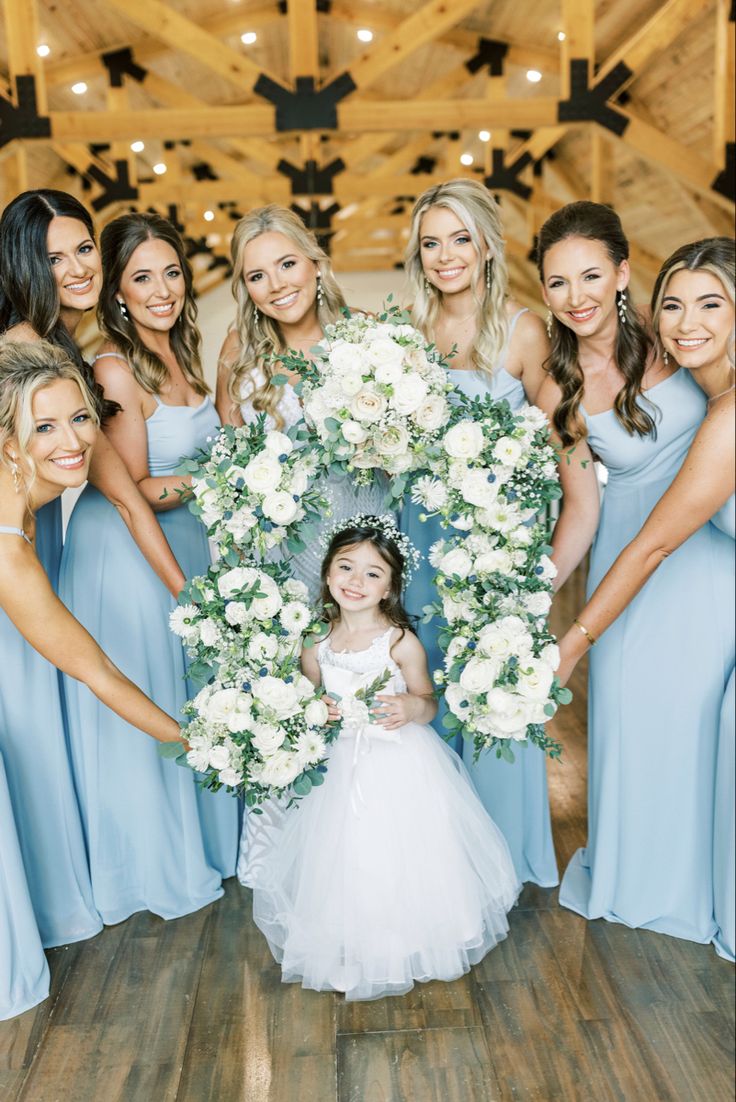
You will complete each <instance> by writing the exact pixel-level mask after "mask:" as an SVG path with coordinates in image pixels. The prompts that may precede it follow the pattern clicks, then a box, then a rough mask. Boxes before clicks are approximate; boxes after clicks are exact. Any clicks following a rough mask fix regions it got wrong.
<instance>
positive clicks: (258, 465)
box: [243, 452, 282, 495]
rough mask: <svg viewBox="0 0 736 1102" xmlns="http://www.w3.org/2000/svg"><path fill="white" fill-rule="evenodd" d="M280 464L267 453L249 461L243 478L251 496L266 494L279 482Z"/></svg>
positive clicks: (262, 453) (255, 456)
mask: <svg viewBox="0 0 736 1102" xmlns="http://www.w3.org/2000/svg"><path fill="white" fill-rule="evenodd" d="M281 469H282V468H281V464H280V463H279V461H278V459H276V457H275V456H273V455H271V454H270V453H269V452H261V453H260V454H259V455H254V456H253V458H252V459H251V460H249V462H248V465H247V467H246V468H245V471H244V472H243V478H244V480H245V484H246V486H247V487H248V489H249V490H250V492H251V493H252V494H258V495H262V494H268V493H270V492H271V490H275V489H276V487H277V486H278V484H279V482H280V481H281Z"/></svg>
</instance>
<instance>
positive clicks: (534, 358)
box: [506, 310, 549, 405]
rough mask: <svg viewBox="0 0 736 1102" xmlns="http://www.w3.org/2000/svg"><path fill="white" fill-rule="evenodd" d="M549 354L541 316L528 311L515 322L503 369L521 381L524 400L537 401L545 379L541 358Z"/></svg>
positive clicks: (534, 402) (545, 373)
mask: <svg viewBox="0 0 736 1102" xmlns="http://www.w3.org/2000/svg"><path fill="white" fill-rule="evenodd" d="M548 356H549V338H548V336H547V333H546V331H545V328H544V322H543V321H542V319H541V318H540V317H539V316H538V315H537V314H535V313H533V312H532V311H531V310H527V312H526V313H525V314H522V315H521V317H520V318H519V320H518V321H517V323H516V328H515V329H514V332H513V336H512V337H511V345H510V347H509V355H508V362H507V364H506V368H507V370H509V371H510V372H511V374H512V375H516V376H517V378H519V379H520V380H521V383H522V386H523V387H524V393H525V394H526V399H527V401H528V402H529V403H530V404H531V405H535V404H536V402H537V396H538V394H539V392H540V390H541V388H542V383H543V382H544V380H545V379H546V378H547V372H546V371H545V368H544V361H545V360H546V359H547V357H548Z"/></svg>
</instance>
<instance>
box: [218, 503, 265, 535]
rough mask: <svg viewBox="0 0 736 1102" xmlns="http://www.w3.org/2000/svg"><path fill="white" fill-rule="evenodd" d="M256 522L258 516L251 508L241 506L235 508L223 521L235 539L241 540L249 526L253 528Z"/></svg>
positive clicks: (249, 528)
mask: <svg viewBox="0 0 736 1102" xmlns="http://www.w3.org/2000/svg"><path fill="white" fill-rule="evenodd" d="M257 523H258V518H257V517H256V515H255V513H254V512H253V510H252V509H248V508H247V507H243V508H242V509H237V510H236V511H235V512H234V513H233V515H232V516H231V517H230V520H227V521H225V528H226V530H227V531H228V532H229V533H230V535H231V536H233V538H234V539H236V540H242V539H243V537H244V536H245V534H246V532H249V531H250V530H251V528H255V526H256V524H257Z"/></svg>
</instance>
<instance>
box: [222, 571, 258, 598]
mask: <svg viewBox="0 0 736 1102" xmlns="http://www.w3.org/2000/svg"><path fill="white" fill-rule="evenodd" d="M257 578H258V571H257V570H254V569H253V567H252V566H234V567H233V568H232V570H226V571H225V573H224V574H221V575H220V577H219V578H218V579H217V588H218V590H219V593H220V596H221V597H224V598H225V600H227V598H228V597H232V595H233V594H234V593H239V592H240V591H241V590H243V589H250V587H251V586H252V585H253V583H254V582H255V581H256V579H257Z"/></svg>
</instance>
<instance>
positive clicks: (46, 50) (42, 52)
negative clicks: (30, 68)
mask: <svg viewBox="0 0 736 1102" xmlns="http://www.w3.org/2000/svg"><path fill="white" fill-rule="evenodd" d="M36 53H37V54H38V56H39V57H48V56H49V54H50V53H51V47H50V46H47V45H46V43H45V42H42V43H41V45H40V46H36Z"/></svg>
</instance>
